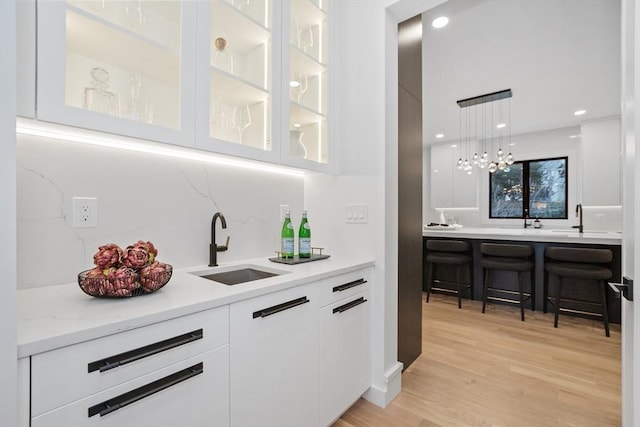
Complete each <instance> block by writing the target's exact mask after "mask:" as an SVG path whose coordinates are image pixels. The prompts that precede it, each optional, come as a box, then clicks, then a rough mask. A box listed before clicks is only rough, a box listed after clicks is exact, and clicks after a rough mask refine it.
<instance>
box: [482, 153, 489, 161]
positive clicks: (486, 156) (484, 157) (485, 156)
mask: <svg viewBox="0 0 640 427" xmlns="http://www.w3.org/2000/svg"><path fill="white" fill-rule="evenodd" d="M482 158H483V159H484V160H487V159H488V158H489V155H488V154H487V152H486V151H485V152H484V153H482Z"/></svg>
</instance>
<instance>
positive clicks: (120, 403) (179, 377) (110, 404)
mask: <svg viewBox="0 0 640 427" xmlns="http://www.w3.org/2000/svg"><path fill="white" fill-rule="evenodd" d="M203 372H204V364H203V363H202V362H200V363H197V364H195V365H193V366H191V367H189V368H186V369H183V370H181V371H178V372H176V373H174V374H171V375H168V376H166V377H164V378H160V379H159V380H157V381H154V382H151V383H149V384H147V385H143V386H142V387H138V388H136V389H134V390H131V391H128V392H126V393H124V394H121V395H120V396H116V397H114V398H113V399H109V400H105V401H104V402H102V403H98V404H97V405H94V406H92V407H90V408H89V411H88V412H89V418H91V417H93V416H94V415H97V414H100V416H101V417H104V416H105V415H107V414H110V413H111V412H114V411H117V410H118V409H121V408H124V407H125V406H127V405H130V404H132V403H134V402H137V401H138V400H142V399H144V398H145V397H149V396H151V395H152V394H155V393H158V392H159V391H162V390H165V389H167V388H169V387H171V386H174V385H176V384H178V383H181V382H182V381H185V380H188V379H189V378H193V377H195V376H196V375H200V374H202V373H203Z"/></svg>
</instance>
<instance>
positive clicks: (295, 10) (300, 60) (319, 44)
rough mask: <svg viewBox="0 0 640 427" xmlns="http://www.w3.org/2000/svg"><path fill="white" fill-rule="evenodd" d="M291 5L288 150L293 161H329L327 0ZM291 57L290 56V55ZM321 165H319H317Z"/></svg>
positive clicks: (301, 0)
mask: <svg viewBox="0 0 640 427" xmlns="http://www.w3.org/2000/svg"><path fill="white" fill-rule="evenodd" d="M287 4H288V5H289V9H288V12H289V17H288V22H287V24H288V26H289V31H288V33H289V40H288V43H287V44H288V48H287V49H286V53H288V55H286V54H285V55H284V58H285V59H288V64H287V66H285V67H284V68H285V69H286V70H287V72H288V75H287V76H286V80H287V83H288V89H289V111H288V123H287V130H288V133H289V138H288V141H289V144H288V150H287V149H285V150H283V151H284V153H283V155H284V157H287V158H288V159H289V161H290V162H291V163H292V164H297V165H305V164H306V166H309V165H310V164H316V166H320V167H319V169H322V166H321V165H326V164H327V163H328V161H329V148H328V134H327V95H328V90H327V82H328V76H327V71H328V69H327V63H328V61H327V58H328V46H329V43H328V31H327V30H328V28H327V12H328V10H327V9H328V6H329V1H328V0H292V1H289V2H287ZM287 57H288V58H287ZM316 168H318V167H316Z"/></svg>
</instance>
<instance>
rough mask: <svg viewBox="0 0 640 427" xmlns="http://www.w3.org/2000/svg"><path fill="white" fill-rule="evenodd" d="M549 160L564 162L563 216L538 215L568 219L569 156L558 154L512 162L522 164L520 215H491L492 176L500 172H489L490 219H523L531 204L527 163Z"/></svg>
mask: <svg viewBox="0 0 640 427" xmlns="http://www.w3.org/2000/svg"><path fill="white" fill-rule="evenodd" d="M551 160H564V162H565V171H566V175H565V184H566V185H565V186H564V200H565V204H564V216H562V217H540V216H539V217H538V218H539V219H569V157H568V156H560V157H549V158H544V159H531V160H520V161H517V162H514V164H522V216H493V214H492V212H493V204H492V201H493V197H492V194H491V188H492V183H493V176H494V175H495V174H498V173H501V171H500V170H497V171H495V172H494V173H489V218H490V219H523V218H525V215H528V212H530V209H531V206H530V201H529V163H535V162H544V161H551Z"/></svg>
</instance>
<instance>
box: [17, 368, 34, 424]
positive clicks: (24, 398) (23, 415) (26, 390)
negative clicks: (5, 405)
mask: <svg viewBox="0 0 640 427" xmlns="http://www.w3.org/2000/svg"><path fill="white" fill-rule="evenodd" d="M30 367H31V363H30V359H29V358H28V357H23V358H21V359H18V427H29V419H30V418H31V415H30V413H29V404H30V398H29V396H30V392H31V389H30V386H29V385H30V381H29V370H30Z"/></svg>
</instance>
